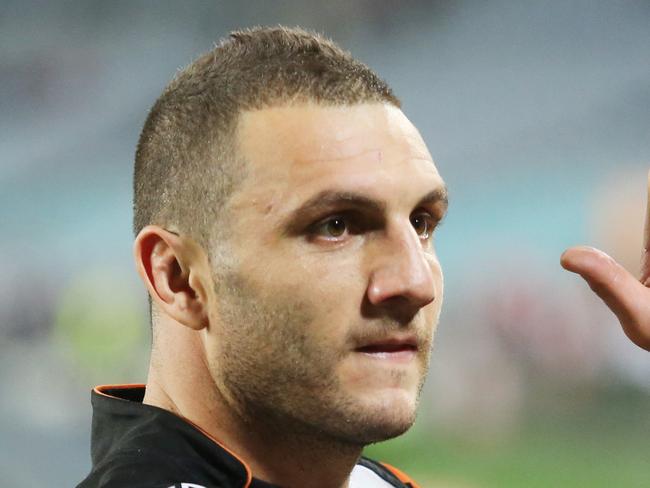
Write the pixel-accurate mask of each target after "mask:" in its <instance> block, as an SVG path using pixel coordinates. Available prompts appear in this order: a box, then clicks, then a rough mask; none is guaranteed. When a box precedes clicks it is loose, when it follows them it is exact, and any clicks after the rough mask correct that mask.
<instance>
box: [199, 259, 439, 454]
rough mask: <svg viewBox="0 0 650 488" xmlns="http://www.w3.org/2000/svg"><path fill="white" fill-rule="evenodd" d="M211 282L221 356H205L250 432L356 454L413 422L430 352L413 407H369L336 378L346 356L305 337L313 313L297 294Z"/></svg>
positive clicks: (422, 358) (423, 359) (236, 281)
mask: <svg viewBox="0 0 650 488" xmlns="http://www.w3.org/2000/svg"><path fill="white" fill-rule="evenodd" d="M214 283H215V290H216V295H217V297H218V301H219V305H218V307H219V322H220V325H219V327H220V329H221V330H220V331H219V332H220V334H221V337H220V340H219V344H218V350H215V351H210V352H209V354H211V356H210V358H209V364H210V369H211V374H212V377H213V380H214V382H215V385H216V387H217V388H220V389H223V390H225V391H221V392H220V393H221V394H222V396H223V397H224V398H226V399H227V401H228V403H229V404H230V407H231V408H232V410H233V412H234V413H235V415H236V416H237V417H238V418H239V419H240V421H241V422H242V423H244V424H246V425H247V426H248V427H249V428H251V429H255V430H257V431H259V432H260V433H266V434H268V435H271V436H272V435H278V434H280V435H282V436H284V437H287V436H291V435H293V436H294V437H296V438H302V439H311V440H312V441H316V440H317V439H318V440H319V441H321V442H326V443H330V444H335V445H338V446H348V447H352V448H358V447H363V446H366V445H368V444H372V443H374V442H379V441H383V440H386V439H390V438H393V437H396V436H398V435H401V434H403V433H404V432H405V431H406V430H408V429H409V428H410V427H411V425H412V424H413V423H414V421H415V415H416V409H417V403H418V398H419V396H420V392H421V390H422V386H423V383H424V379H425V377H426V372H427V369H428V363H429V353H430V351H429V350H427V351H420V353H419V356H418V358H417V359H418V361H419V362H420V370H421V374H420V378H419V384H418V387H417V395H416V399H415V404H414V405H410V406H408V405H407V406H405V405H400V406H398V407H397V408H395V406H394V405H384V406H379V408H377V406H375V407H374V408H368V407H367V406H366V405H363V404H362V403H360V401H359V400H358V399H357V398H355V397H354V396H352V395H350V394H348V393H346V391H345V389H344V388H343V385H341V384H340V380H339V378H338V376H337V374H336V366H337V365H339V364H340V363H341V361H342V360H343V359H344V358H345V355H346V354H349V351H341V350H336V351H333V350H331V349H329V348H324V347H318V345H319V343H318V341H317V340H314V337H313V336H310V335H309V334H310V330H312V331H313V327H312V328H311V329H310V324H312V323H313V322H314V321H315V319H316V317H317V315H318V313H317V311H316V310H315V307H314V306H313V305H311V304H309V303H306V302H305V301H301V300H300V298H299V296H300V295H299V293H298V292H297V290H290V291H283V290H274V294H273V296H272V297H268V296H262V295H261V294H260V293H258V292H257V291H256V290H255V289H254V288H253V287H252V286H251V285H250V284H249V283H247V281H246V279H245V278H244V277H243V276H241V274H238V273H237V272H232V271H231V272H228V273H226V274H225V275H224V274H223V273H220V275H219V276H218V277H216V278H215V280H214ZM312 333H313V332H312ZM427 343H430V340H429V341H428V342H427ZM394 374H400V373H399V372H394Z"/></svg>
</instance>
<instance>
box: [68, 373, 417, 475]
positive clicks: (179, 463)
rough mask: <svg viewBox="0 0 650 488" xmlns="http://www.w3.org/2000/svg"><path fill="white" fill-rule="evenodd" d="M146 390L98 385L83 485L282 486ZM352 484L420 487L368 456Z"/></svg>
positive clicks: (362, 459) (142, 386)
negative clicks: (151, 400)
mask: <svg viewBox="0 0 650 488" xmlns="http://www.w3.org/2000/svg"><path fill="white" fill-rule="evenodd" d="M144 392H145V387H144V385H114V386H101V387H97V388H95V389H94V390H93V392H92V399H91V401H92V406H93V424H92V443H91V458H92V469H91V472H90V474H89V475H88V476H87V477H86V479H85V480H84V481H82V482H81V483H80V484H79V485H78V487H77V488H280V487H278V486H277V485H272V484H270V483H267V482H265V481H262V480H259V479H257V478H254V477H253V475H252V473H251V470H250V468H249V467H248V465H247V464H246V462H245V461H244V460H242V459H240V458H239V457H237V455H236V454H235V453H234V452H232V451H230V450H229V449H228V448H227V447H226V446H224V445H222V444H221V443H219V441H217V440H216V439H214V438H212V437H211V436H210V435H209V434H208V433H206V432H204V431H203V430H202V429H201V428H200V427H198V426H197V425H194V424H193V423H191V422H190V421H188V420H187V419H183V418H181V417H179V416H177V415H175V414H173V413H171V412H169V411H167V410H164V409H161V408H158V407H154V406H152V405H145V404H143V403H142V400H143V398H144ZM352 480H356V481H354V482H353V481H352ZM350 485H351V488H354V487H355V485H356V486H358V487H363V488H365V487H373V488H374V487H378V488H381V487H398V488H418V487H417V484H416V483H415V482H413V481H412V480H411V479H410V478H408V476H406V475H404V474H403V473H402V472H401V471H399V470H397V469H395V468H393V467H392V466H389V465H386V464H382V463H378V462H376V461H372V460H370V459H367V458H363V457H362V458H361V459H360V460H359V463H358V464H357V466H356V467H355V470H354V471H353V476H351V483H350Z"/></svg>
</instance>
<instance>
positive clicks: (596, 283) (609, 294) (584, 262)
mask: <svg viewBox="0 0 650 488" xmlns="http://www.w3.org/2000/svg"><path fill="white" fill-rule="evenodd" d="M647 202H648V203H647V207H646V219H645V231H644V238H643V254H642V258H641V278H640V279H639V280H637V279H636V278H635V277H634V276H633V275H632V274H631V273H630V272H628V271H627V270H626V269H625V268H623V267H622V266H621V265H620V264H618V263H617V262H616V261H614V259H612V258H611V257H609V256H608V255H607V254H605V253H604V252H602V251H599V250H598V249H594V248H593V247H586V246H577V247H572V248H569V249H567V250H566V251H564V253H563V254H562V257H561V258H560V263H561V264H562V266H563V267H564V268H565V269H567V270H569V271H572V272H574V273H578V274H579V275H580V276H582V277H583V278H584V279H585V281H586V282H587V283H588V284H589V286H590V287H591V289H592V290H593V291H594V292H595V293H596V294H597V295H598V296H599V297H600V298H601V299H602V300H603V301H604V302H605V304H607V306H608V307H609V308H610V309H611V310H612V312H614V313H615V314H616V316H617V317H618V320H619V322H620V323H621V326H622V327H623V331H624V332H625V334H626V335H627V336H628V337H629V338H630V339H631V340H632V342H634V343H635V344H636V345H638V346H639V347H642V348H643V349H645V350H647V351H650V173H648V200H647Z"/></svg>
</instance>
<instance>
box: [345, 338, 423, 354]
mask: <svg viewBox="0 0 650 488" xmlns="http://www.w3.org/2000/svg"><path fill="white" fill-rule="evenodd" d="M417 350H418V344H417V340H416V338H415V337H414V336H408V337H388V338H378V339H370V340H368V341H364V342H363V343H362V344H361V345H360V346H359V347H357V348H355V351H357V352H363V353H366V354H391V353H392V354H395V353H402V352H417Z"/></svg>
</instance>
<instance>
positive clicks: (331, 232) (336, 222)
mask: <svg viewBox="0 0 650 488" xmlns="http://www.w3.org/2000/svg"><path fill="white" fill-rule="evenodd" d="M349 227H350V226H349V224H348V222H347V220H346V219H345V218H344V217H341V216H335V217H330V218H328V219H326V220H323V221H321V222H320V223H318V224H316V225H315V226H314V228H313V231H312V232H313V234H314V235H316V236H320V237H325V238H330V239H336V238H339V237H341V236H343V235H344V234H345V233H346V232H349V230H350V229H349Z"/></svg>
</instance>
